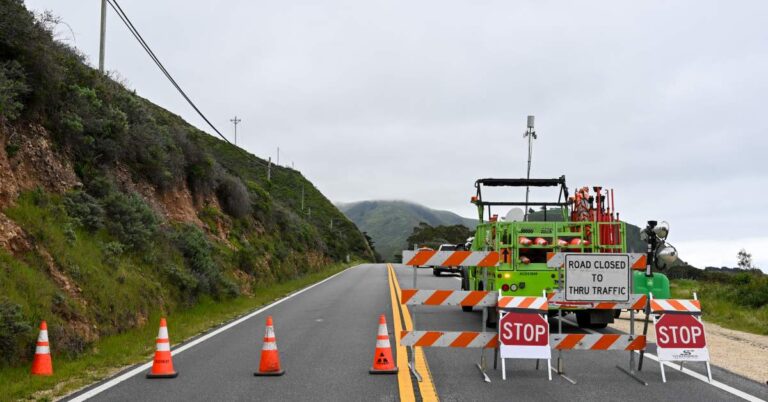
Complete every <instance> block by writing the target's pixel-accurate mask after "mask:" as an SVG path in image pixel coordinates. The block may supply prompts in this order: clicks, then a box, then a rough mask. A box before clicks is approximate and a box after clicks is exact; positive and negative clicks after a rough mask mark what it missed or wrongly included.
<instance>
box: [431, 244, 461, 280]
mask: <svg viewBox="0 0 768 402" xmlns="http://www.w3.org/2000/svg"><path fill="white" fill-rule="evenodd" d="M454 250H457V248H456V245H455V244H441V245H440V247H438V248H437V251H454ZM443 272H450V273H452V274H458V273H461V267H436V266H432V274H433V275H435V276H440V274H441V273H443Z"/></svg>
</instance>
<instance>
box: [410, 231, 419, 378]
mask: <svg viewBox="0 0 768 402" xmlns="http://www.w3.org/2000/svg"><path fill="white" fill-rule="evenodd" d="M413 248H414V249H416V245H415V244H414V245H413ZM416 270H417V268H416V266H415V265H414V266H413V288H414V289H418V287H416ZM411 321H412V322H413V329H414V331H415V330H416V310H413V312H412V314H411ZM408 368H410V369H411V373H413V376H414V377H416V380H417V381H418V382H421V375H419V372H418V371H417V370H416V347H415V346H411V361H410V363H408Z"/></svg>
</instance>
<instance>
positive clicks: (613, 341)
mask: <svg viewBox="0 0 768 402" xmlns="http://www.w3.org/2000/svg"><path fill="white" fill-rule="evenodd" d="M549 342H550V344H551V345H552V349H557V350H645V346H646V338H645V336H644V335H635V336H634V337H633V336H631V335H619V334H557V335H551V336H550V337H549Z"/></svg>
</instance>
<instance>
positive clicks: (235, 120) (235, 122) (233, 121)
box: [229, 115, 243, 145]
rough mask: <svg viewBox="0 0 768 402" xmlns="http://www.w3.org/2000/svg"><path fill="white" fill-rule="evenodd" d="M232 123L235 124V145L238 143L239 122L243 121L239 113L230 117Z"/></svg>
mask: <svg viewBox="0 0 768 402" xmlns="http://www.w3.org/2000/svg"><path fill="white" fill-rule="evenodd" d="M229 121H231V122H232V123H234V125H235V145H237V124H238V123H240V122H241V121H243V119H238V118H237V115H235V118H233V119H229Z"/></svg>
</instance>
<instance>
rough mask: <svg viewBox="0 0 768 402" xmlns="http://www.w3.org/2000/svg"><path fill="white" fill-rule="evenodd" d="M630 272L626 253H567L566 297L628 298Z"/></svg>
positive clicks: (619, 300)
mask: <svg viewBox="0 0 768 402" xmlns="http://www.w3.org/2000/svg"><path fill="white" fill-rule="evenodd" d="M631 275H632V268H631V265H630V262H629V255H627V254H586V253H585V254H582V253H578V254H576V253H567V254H566V255H565V289H564V290H565V300H566V301H612V302H627V301H629V297H630V294H631V293H632V288H631V285H632V281H631V280H630V278H631Z"/></svg>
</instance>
